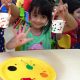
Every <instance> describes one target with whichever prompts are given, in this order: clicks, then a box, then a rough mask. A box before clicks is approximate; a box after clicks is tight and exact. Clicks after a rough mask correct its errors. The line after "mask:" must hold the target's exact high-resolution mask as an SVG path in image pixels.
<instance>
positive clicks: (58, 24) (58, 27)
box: [52, 20, 65, 33]
mask: <svg viewBox="0 0 80 80" xmlns="http://www.w3.org/2000/svg"><path fill="white" fill-rule="evenodd" d="M64 25H65V21H63V20H53V21H52V32H53V33H62V32H63V28H64Z"/></svg>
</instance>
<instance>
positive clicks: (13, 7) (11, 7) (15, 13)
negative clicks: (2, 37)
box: [1, 0, 20, 24]
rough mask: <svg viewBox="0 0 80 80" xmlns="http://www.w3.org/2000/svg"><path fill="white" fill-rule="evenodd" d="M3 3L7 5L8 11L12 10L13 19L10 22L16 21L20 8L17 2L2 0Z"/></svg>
mask: <svg viewBox="0 0 80 80" xmlns="http://www.w3.org/2000/svg"><path fill="white" fill-rule="evenodd" d="M1 3H2V4H4V5H5V6H6V8H7V9H8V11H9V10H10V13H11V19H10V24H12V23H14V21H15V20H16V19H17V18H18V17H19V14H20V12H19V9H18V8H17V7H16V5H15V4H13V3H12V0H1Z"/></svg>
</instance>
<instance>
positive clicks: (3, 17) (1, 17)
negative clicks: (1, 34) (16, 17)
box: [0, 13, 11, 28]
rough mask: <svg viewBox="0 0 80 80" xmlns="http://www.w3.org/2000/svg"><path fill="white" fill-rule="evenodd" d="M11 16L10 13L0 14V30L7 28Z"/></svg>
mask: <svg viewBox="0 0 80 80" xmlns="http://www.w3.org/2000/svg"><path fill="white" fill-rule="evenodd" d="M10 17H11V15H10V14H9V13H0V28H7V27H8V25H9V20H10Z"/></svg>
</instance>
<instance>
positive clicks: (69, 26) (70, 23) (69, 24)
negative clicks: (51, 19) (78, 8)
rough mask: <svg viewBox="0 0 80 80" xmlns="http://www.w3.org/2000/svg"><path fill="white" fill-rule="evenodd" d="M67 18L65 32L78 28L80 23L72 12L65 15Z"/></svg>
mask: <svg viewBox="0 0 80 80" xmlns="http://www.w3.org/2000/svg"><path fill="white" fill-rule="evenodd" d="M65 20H66V24H65V27H64V30H63V32H68V31H71V30H73V29H76V28H77V26H78V24H77V22H76V20H75V18H74V17H73V16H72V15H71V14H69V13H68V14H67V15H66V17H65Z"/></svg>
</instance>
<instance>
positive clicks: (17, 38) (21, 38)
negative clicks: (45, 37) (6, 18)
mask: <svg viewBox="0 0 80 80" xmlns="http://www.w3.org/2000/svg"><path fill="white" fill-rule="evenodd" d="M24 31H25V28H22V26H21V25H20V26H19V30H18V32H17V31H16V29H13V32H14V37H13V38H12V39H11V40H10V41H9V42H8V43H7V48H8V49H13V48H16V47H18V46H21V45H23V44H25V43H27V42H29V41H31V40H33V38H28V37H27V35H28V33H29V31H30V28H29V29H28V30H27V31H26V32H25V33H24Z"/></svg>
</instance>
